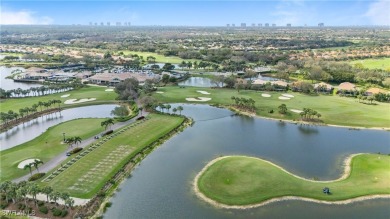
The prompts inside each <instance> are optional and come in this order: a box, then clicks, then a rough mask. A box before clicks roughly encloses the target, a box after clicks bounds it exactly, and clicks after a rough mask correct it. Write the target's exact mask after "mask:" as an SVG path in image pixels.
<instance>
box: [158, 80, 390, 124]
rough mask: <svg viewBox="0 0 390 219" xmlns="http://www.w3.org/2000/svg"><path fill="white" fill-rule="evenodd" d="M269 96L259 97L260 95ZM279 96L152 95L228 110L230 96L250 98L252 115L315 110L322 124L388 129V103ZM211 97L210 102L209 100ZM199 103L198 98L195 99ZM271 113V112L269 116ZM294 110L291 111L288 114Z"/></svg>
mask: <svg viewBox="0 0 390 219" xmlns="http://www.w3.org/2000/svg"><path fill="white" fill-rule="evenodd" d="M200 90H201V91H205V92H207V93H209V94H202V93H200V92H199V91H200ZM265 93H266V94H269V96H266V97H264V96H262V94H265ZM282 94H283V93H280V92H262V91H261V92H260V91H253V90H240V91H239V92H237V90H234V89H224V88H220V89H212V88H199V87H198V88H197V87H185V88H180V87H177V86H170V87H161V88H159V89H158V91H157V92H156V93H154V94H153V96H154V97H155V98H157V99H158V100H159V101H161V102H164V103H199V102H191V101H188V100H186V98H198V99H199V98H200V97H202V98H208V99H205V100H207V101H203V102H202V103H205V104H218V105H222V106H226V107H228V106H229V105H231V104H232V103H233V100H232V99H231V97H232V96H235V97H240V98H252V99H253V100H254V101H256V103H255V106H256V115H258V116H261V117H269V118H274V119H283V120H297V119H300V115H299V113H297V112H294V111H296V110H302V109H303V108H312V109H315V110H316V111H318V112H319V113H320V114H321V115H322V116H321V118H320V119H321V120H322V121H323V122H324V123H325V124H332V125H341V126H353V127H367V128H370V127H371V128H373V127H378V128H390V110H389V104H388V103H379V102H377V103H376V104H375V105H369V104H363V103H359V102H358V100H357V99H355V98H347V97H340V96H328V95H318V96H311V95H306V94H301V93H298V92H288V95H292V96H293V97H292V98H288V99H280V97H281V96H282ZM210 98H211V99H210ZM199 100H202V99H199ZM281 104H286V106H287V114H279V113H278V106H280V105H281ZM271 110H273V111H274V113H269V112H270V111H271ZM291 110H294V111H291Z"/></svg>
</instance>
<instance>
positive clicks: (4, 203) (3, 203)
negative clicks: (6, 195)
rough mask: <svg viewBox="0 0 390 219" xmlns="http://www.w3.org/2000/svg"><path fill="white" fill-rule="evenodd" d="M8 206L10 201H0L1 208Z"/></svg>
mask: <svg viewBox="0 0 390 219" xmlns="http://www.w3.org/2000/svg"><path fill="white" fill-rule="evenodd" d="M6 207H8V202H1V203H0V208H1V209H5V208H6Z"/></svg>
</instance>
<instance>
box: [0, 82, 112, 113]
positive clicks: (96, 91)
mask: <svg viewBox="0 0 390 219" xmlns="http://www.w3.org/2000/svg"><path fill="white" fill-rule="evenodd" d="M106 89H107V88H106V87H98V86H87V87H84V88H81V89H77V90H72V91H67V92H61V93H56V94H49V95H45V96H38V97H27V98H12V99H6V100H1V102H0V103H1V109H0V112H8V111H9V110H14V111H17V110H18V109H21V108H25V107H31V106H32V105H33V104H37V103H38V102H39V101H42V102H45V101H49V100H53V99H57V100H61V101H62V104H61V107H62V108H63V107H80V106H85V105H93V104H104V103H112V102H115V98H116V97H117V94H116V93H115V92H113V91H106ZM90 98H95V99H96V100H93V101H89V102H79V103H74V104H64V102H65V101H67V100H72V99H73V100H74V99H76V100H80V99H90Z"/></svg>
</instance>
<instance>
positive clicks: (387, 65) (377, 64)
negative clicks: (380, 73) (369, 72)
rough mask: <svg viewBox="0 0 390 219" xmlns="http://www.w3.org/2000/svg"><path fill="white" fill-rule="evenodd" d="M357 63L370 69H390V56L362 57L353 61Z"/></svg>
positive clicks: (353, 63)
mask: <svg viewBox="0 0 390 219" xmlns="http://www.w3.org/2000/svg"><path fill="white" fill-rule="evenodd" d="M356 63H361V64H362V65H363V67H364V68H369V69H383V70H387V69H390V58H381V59H362V60H356V61H352V62H351V64H352V65H355V64H356Z"/></svg>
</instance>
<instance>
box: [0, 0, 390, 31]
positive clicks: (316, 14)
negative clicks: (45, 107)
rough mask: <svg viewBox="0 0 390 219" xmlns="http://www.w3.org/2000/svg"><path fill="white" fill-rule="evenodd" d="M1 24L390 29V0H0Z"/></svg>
mask: <svg viewBox="0 0 390 219" xmlns="http://www.w3.org/2000/svg"><path fill="white" fill-rule="evenodd" d="M0 5H1V9H0V10H1V11H0V12H1V17H0V24H84V25H86V24H89V22H97V23H100V22H104V23H106V22H111V24H113V23H115V22H122V23H124V22H131V23H132V25H185V26H224V25H226V24H227V23H230V24H231V23H235V24H236V25H239V24H240V23H241V22H245V23H247V25H250V24H252V23H256V24H257V23H263V24H264V23H270V24H271V23H275V24H276V25H278V26H285V25H286V23H291V24H292V25H293V26H303V25H304V24H307V25H309V26H313V25H317V24H318V23H320V22H324V23H325V25H328V26H342V25H390V0H373V1H368V0H358V1H353V0H344V1H341V0H338V1H325V0H321V1H313V0H306V1H300V0H279V1H231V0H230V1H222V0H219V1H204V0H203V1H189V0H181V1H164V0H160V1H131V0H122V1H103V0H99V1H96V0H95V1H92V0H89V1H88V0H87V1H59V0H51V1H48V0H47V1H36V0H35V1H33V0H26V1H20V0H12V1H10V0H1V3H0Z"/></svg>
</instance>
